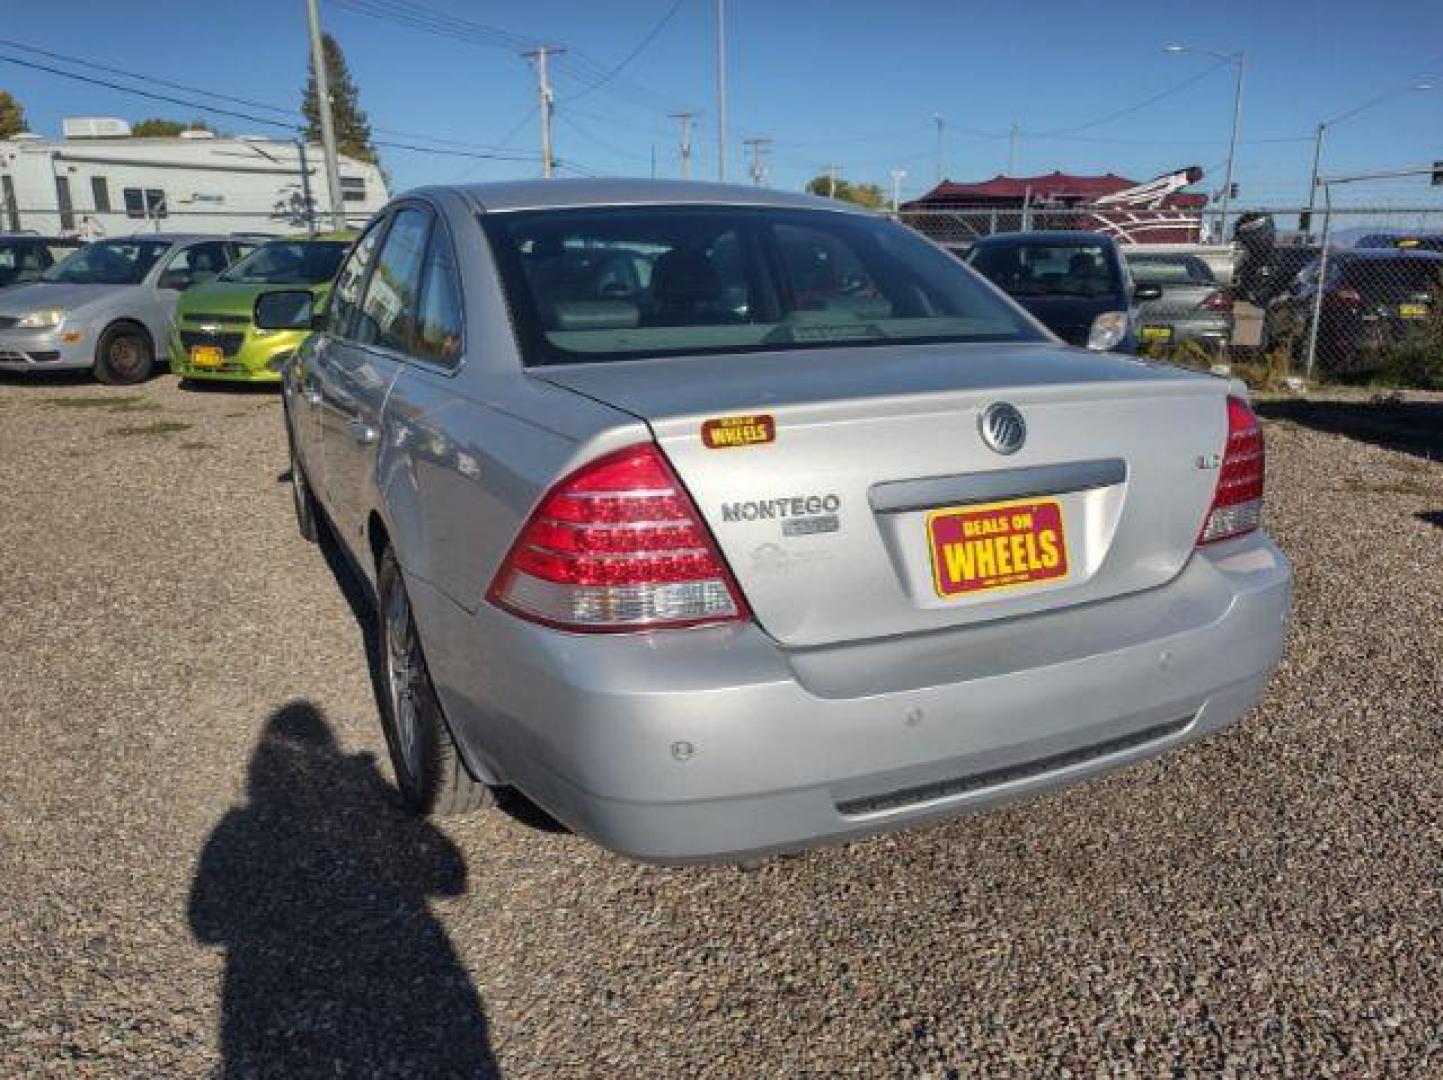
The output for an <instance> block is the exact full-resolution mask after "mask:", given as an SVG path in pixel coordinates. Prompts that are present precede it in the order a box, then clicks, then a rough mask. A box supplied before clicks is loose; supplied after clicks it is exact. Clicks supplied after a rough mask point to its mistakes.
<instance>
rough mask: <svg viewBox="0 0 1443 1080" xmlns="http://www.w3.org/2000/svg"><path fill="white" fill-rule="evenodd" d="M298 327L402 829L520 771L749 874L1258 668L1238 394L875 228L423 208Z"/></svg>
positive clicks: (1246, 440)
mask: <svg viewBox="0 0 1443 1080" xmlns="http://www.w3.org/2000/svg"><path fill="white" fill-rule="evenodd" d="M1072 254H1075V253H1069V255H1068V257H1067V258H1066V259H1064V260H1063V266H1064V267H1068V268H1073V269H1075V267H1073V264H1072ZM1050 264H1051V260H1050V259H1049V260H1046V261H1044V265H1050ZM1119 276H1121V274H1120V272H1119ZM312 309H313V303H312V297H311V294H310V293H309V292H308V291H304V290H302V291H295V290H276V291H272V292H267V293H265V294H263V295H262V296H261V297H260V298H259V299H258V300H257V312H256V322H257V325H259V326H261V327H265V328H271V329H295V330H308V329H311V328H312V327H313V326H314V327H315V332H314V333H313V334H312V335H311V336H310V337H309V338H308V339H307V340H306V341H305V342H303V343H302V344H301V346H300V347H299V348H298V349H297V350H296V355H295V357H294V359H293V360H292V361H291V362H290V363H289V364H287V365H286V367H285V373H284V374H285V380H284V384H283V385H284V390H283V393H282V402H283V405H284V415H285V418H286V424H287V433H288V436H289V439H290V446H291V455H292V456H291V469H290V476H291V478H292V486H293V493H294V496H295V505H296V510H297V516H298V520H299V523H300V527H301V531H302V532H303V533H304V534H305V535H306V536H308V537H311V538H315V537H316V536H317V535H318V532H319V530H320V529H321V528H322V526H323V524H324V525H325V527H326V529H327V531H328V532H329V533H330V534H331V535H333V536H334V537H336V538H337V540H338V545H339V548H340V549H341V550H342V551H344V552H345V554H346V556H347V557H348V558H349V559H351V560H352V561H353V562H354V563H355V564H356V566H357V567H358V568H359V570H360V573H361V575H362V576H363V580H364V581H366V582H367V583H368V585H369V587H370V588H371V589H372V590H373V591H374V594H375V598H376V605H375V610H376V612H377V619H378V631H379V632H378V635H377V641H378V642H379V648H378V655H377V657H376V665H377V667H376V684H377V687H378V691H379V693H380V696H381V699H382V717H383V723H384V726H385V730H386V735H387V743H388V745H389V748H390V751H391V756H392V760H393V762H394V764H395V774H396V776H397V778H398V781H399V784H400V787H401V789H402V792H403V793H404V796H405V798H406V799H407V801H408V802H409V803H410V805H411V806H412V807H413V808H414V809H416V810H418V811H423V812H429V811H437V812H446V811H456V810H464V809H468V808H473V807H477V806H480V805H482V804H484V803H485V802H486V801H487V800H488V798H489V791H490V789H491V788H492V787H494V786H498V785H514V786H515V787H517V788H519V789H521V790H522V791H524V792H525V793H526V794H527V795H528V796H530V797H531V799H533V800H534V801H535V802H537V803H539V804H540V805H541V806H542V807H544V808H545V809H546V810H548V811H549V812H550V813H551V814H552V815H554V816H555V817H556V818H558V819H559V820H561V821H563V822H565V823H566V824H568V825H569V826H571V827H572V828H573V829H575V830H576V831H578V832H580V833H582V834H584V835H587V836H590V837H592V838H594V839H596V840H597V841H599V842H600V843H602V844H604V845H606V846H608V847H610V848H612V849H615V850H618V851H621V852H625V853H627V854H630V855H633V856H637V857H640V858H645V859H651V860H657V861H663V862H683V861H689V860H695V859H715V858H745V857H750V856H752V855H754V854H756V853H760V852H766V851H772V850H778V849H786V848H795V847H803V846H806V845H809V844H813V843H817V842H820V841H823V840H829V839H836V838H842V837H848V836H854V835H860V834H865V833H871V832H877V831H881V830H886V829H895V828H899V827H902V826H905V825H909V824H914V823H917V822H921V821H927V820H933V819H938V818H945V817H951V816H956V815H959V814H962V813H966V812H969V811H975V810H978V809H981V808H983V807H986V806H989V805H992V804H995V803H999V802H1002V801H1004V800H1007V799H1013V798H1018V797H1022V796H1025V795H1030V794H1034V793H1038V792H1042V791H1045V790H1049V789H1052V788H1055V787H1058V786H1061V785H1063V784H1068V783H1072V782H1075V781H1078V780H1081V779H1083V778H1085V777H1089V776H1093V775H1096V774H1098V773H1101V772H1103V771H1105V770H1108V769H1112V768H1115V767H1118V766H1121V765H1124V764H1127V763H1129V762H1133V761H1137V760H1139V759H1141V758H1145V757H1149V756H1152V755H1156V754H1160V753H1163V752H1165V751H1168V750H1170V749H1172V748H1174V747H1177V746H1179V745H1181V744H1182V743H1184V742H1187V741H1188V740H1191V739H1194V738H1197V737H1200V736H1203V735H1207V734H1210V733H1212V732H1214V731H1217V730H1218V729H1220V728H1222V727H1225V726H1226V725H1227V724H1229V723H1231V722H1232V721H1233V720H1235V719H1237V717H1238V716H1240V715H1241V714H1242V713H1243V712H1245V711H1246V710H1247V709H1248V708H1249V707H1251V705H1252V704H1253V702H1254V701H1255V700H1256V699H1257V697H1258V696H1259V694H1260V693H1261V692H1262V690H1263V687H1264V685H1265V683H1266V682H1267V678H1268V673H1269V671H1270V670H1271V668H1272V667H1273V665H1274V663H1275V662H1276V660H1277V658H1278V655H1279V652H1280V649H1281V646H1282V639H1283V633H1284V629H1285V627H1284V623H1285V617H1286V614H1287V610H1288V593H1289V578H1290V571H1289V567H1288V563H1287V560H1286V559H1285V558H1284V557H1283V555H1282V554H1281V553H1280V552H1279V551H1278V549H1277V548H1276V547H1275V546H1274V545H1273V543H1272V542H1271V541H1270V540H1269V539H1268V537H1267V536H1266V535H1265V534H1264V533H1263V532H1261V531H1260V530H1259V528H1258V525H1259V515H1260V508H1261V503H1262V487H1263V445H1262V435H1261V431H1260V430H1259V427H1258V422H1257V420H1256V418H1255V417H1254V415H1253V413H1252V411H1251V410H1250V408H1249V407H1248V405H1247V404H1246V402H1245V401H1244V400H1243V397H1242V396H1241V395H1242V394H1244V393H1245V390H1244V389H1243V388H1242V386H1241V384H1239V383H1231V384H1230V383H1229V382H1227V381H1225V380H1222V379H1217V378H1212V377H1209V376H1205V375H1201V374H1199V373H1196V372H1190V371H1184V370H1182V369H1178V368H1173V367H1168V366H1164V365H1151V364H1138V363H1134V362H1131V361H1129V360H1127V359H1126V358H1122V357H1116V356H1106V355H1099V354H1096V353H1087V352H1082V351H1079V350H1075V349H1068V348H1064V347H1061V346H1059V345H1058V344H1057V343H1056V342H1055V341H1053V340H1052V339H1051V338H1050V337H1049V336H1048V335H1047V334H1046V333H1045V332H1044V331H1043V330H1042V328H1041V327H1040V326H1038V325H1037V324H1036V322H1035V321H1034V320H1032V319H1030V318H1028V317H1027V316H1026V315H1025V313H1024V312H1023V311H1022V310H1021V309H1019V308H1018V307H1017V306H1016V305H1014V304H1013V303H1012V302H1011V301H1009V300H1008V299H1007V297H1006V296H1005V295H1003V294H1002V293H1000V292H999V291H998V290H996V289H994V288H992V287H990V286H988V285H986V284H985V283H984V282H983V281H982V280H981V279H980V278H979V277H978V276H977V275H976V274H974V273H973V272H972V271H970V270H969V269H968V268H967V267H965V266H963V265H962V264H960V263H958V262H957V261H956V260H955V259H954V258H952V257H951V256H949V255H947V254H946V253H945V252H943V251H941V250H940V249H938V248H937V247H935V246H934V245H933V244H931V243H930V242H928V241H927V240H926V239H924V238H923V237H920V236H918V235H917V234H916V233H914V232H912V231H911V230H909V229H907V228H906V227H904V226H902V225H899V224H897V223H895V222H891V221H888V220H885V219H883V218H881V217H878V216H875V215H873V214H870V213H867V212H865V211H863V210H861V209H859V208H852V207H848V206H847V205H846V204H843V203H840V202H837V201H835V200H830V199H814V198H810V197H807V196H802V195H789V194H785V193H782V192H777V191H768V190H766V189H763V188H754V187H729V186H720V185H710V184H689V183H676V182H662V181H651V182H646V181H572V180H559V181H544V182H540V181H537V182H518V183H510V184H491V185H477V186H472V187H457V188H430V189H426V190H423V191H421V192H417V193H414V194H413V195H411V196H408V197H403V198H401V199H399V200H397V201H395V202H394V203H393V204H392V205H391V206H390V207H389V208H388V209H387V210H386V211H384V212H382V213H381V214H380V215H378V217H377V218H376V220H375V221H374V222H373V223H372V224H371V225H370V226H369V227H368V228H367V230H366V232H365V233H364V234H363V235H362V237H361V239H360V240H358V241H357V242H356V244H355V246H354V247H353V248H352V251H351V254H350V255H349V256H348V258H347V261H346V263H345V264H344V265H343V266H342V268H341V271H340V273H339V275H338V278H337V284H336V287H335V289H334V290H333V292H332V294H331V299H330V303H329V305H328V307H327V309H326V310H325V312H324V314H323V315H322V316H321V318H320V320H319V322H317V321H316V320H315V319H314V316H313V314H312Z"/></svg>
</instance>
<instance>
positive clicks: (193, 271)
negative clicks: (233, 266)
mask: <svg viewBox="0 0 1443 1080" xmlns="http://www.w3.org/2000/svg"><path fill="white" fill-rule="evenodd" d="M229 262H230V250H229V245H227V244H225V243H222V242H221V241H218V240H216V241H211V242H209V243H205V244H193V245H191V246H190V247H188V248H182V249H181V250H180V251H177V252H176V253H175V255H174V256H172V257H171V260H170V262H169V263H167V264H166V267H165V273H167V274H170V273H180V274H184V275H185V276H186V277H187V279H188V280H189V281H190V282H191V283H192V284H196V283H199V282H202V281H209V280H210V279H211V278H213V277H215V276H216V275H217V274H219V273H220V272H221V271H222V270H224V269H225V268H226V264H227V263H229Z"/></svg>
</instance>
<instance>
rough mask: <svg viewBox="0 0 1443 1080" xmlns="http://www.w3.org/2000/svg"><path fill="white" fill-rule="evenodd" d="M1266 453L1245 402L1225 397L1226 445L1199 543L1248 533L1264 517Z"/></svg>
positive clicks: (1259, 432) (1253, 417)
mask: <svg viewBox="0 0 1443 1080" xmlns="http://www.w3.org/2000/svg"><path fill="white" fill-rule="evenodd" d="M1265 465H1266V454H1265V452H1264V450H1263V429H1262V428H1261V427H1260V426H1259V425H1258V418H1257V417H1256V416H1255V415H1254V414H1253V410H1252V409H1250V408H1249V407H1248V404H1247V402H1245V401H1243V400H1241V399H1239V398H1235V397H1230V398H1228V444H1227V448H1226V449H1225V450H1224V451H1223V462H1222V467H1221V468H1220V469H1219V470H1218V486H1217V491H1216V492H1214V494H1213V503H1212V506H1210V507H1209V508H1208V516H1207V519H1206V520H1205V521H1204V522H1203V527H1202V532H1201V533H1199V534H1198V538H1197V542H1198V543H1199V544H1211V543H1214V542H1215V541H1218V540H1228V539H1231V538H1232V537H1234V536H1242V535H1243V534H1244V533H1250V532H1252V531H1253V530H1254V529H1256V528H1257V527H1258V523H1259V521H1260V520H1261V518H1262V514H1263V472H1264V468H1265Z"/></svg>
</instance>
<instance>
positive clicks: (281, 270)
mask: <svg viewBox="0 0 1443 1080" xmlns="http://www.w3.org/2000/svg"><path fill="white" fill-rule="evenodd" d="M356 235H357V234H356V233H353V232H342V233H324V234H321V235H319V236H315V237H296V238H293V239H288V240H272V241H270V242H269V243H265V244H262V245H261V246H260V247H258V248H256V249H255V250H254V251H252V252H251V253H250V254H249V255H247V256H246V257H245V258H243V259H241V260H240V261H239V262H236V263H234V264H233V265H231V266H229V267H227V268H226V270H225V271H224V272H223V273H222V274H220V275H219V276H218V277H217V278H215V280H213V281H210V282H207V283H206V284H204V285H197V286H196V287H194V288H192V289H190V290H188V291H187V292H186V293H185V294H184V295H183V296H182V297H181V298H180V301H179V303H177V304H176V308H175V319H174V320H173V321H172V323H171V331H170V340H169V344H170V369H171V370H172V371H173V372H175V373H176V374H177V375H179V376H181V377H182V378H186V379H209V380H221V381H229V382H279V381H280V377H281V375H280V369H281V366H282V365H283V364H284V363H285V361H286V358H287V357H289V356H290V354H291V353H292V352H293V351H294V350H295V347H296V346H297V345H299V344H300V343H301V340H302V339H303V338H304V337H305V334H304V333H303V332H302V333H296V332H293V331H273V330H260V329H257V328H256V326H255V324H254V321H253V315H254V311H255V303H256V297H257V296H259V295H260V294H261V293H262V292H265V291H266V290H267V289H271V288H276V287H281V286H297V285H304V286H307V287H309V289H310V293H311V296H312V297H313V298H314V300H315V302H316V305H317V306H319V305H320V303H321V301H322V300H324V299H325V297H326V295H327V294H328V293H329V292H330V290H331V281H332V279H333V278H334V277H335V276H336V268H337V267H339V266H340V264H341V260H342V259H343V258H344V257H345V254H346V251H347V249H348V248H349V247H350V246H351V241H353V240H354V239H355V238H356Z"/></svg>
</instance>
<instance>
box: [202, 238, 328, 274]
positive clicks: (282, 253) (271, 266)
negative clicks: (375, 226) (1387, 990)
mask: <svg viewBox="0 0 1443 1080" xmlns="http://www.w3.org/2000/svg"><path fill="white" fill-rule="evenodd" d="M350 246H351V245H350V243H349V242H347V241H344V240H274V241H272V242H271V243H269V244H262V245H261V246H260V247H258V248H256V249H255V250H254V251H252V252H251V253H250V254H249V255H247V256H246V257H245V258H244V259H241V260H240V262H238V263H236V264H235V265H234V266H232V267H231V268H230V269H228V270H227V271H226V272H225V273H223V274H221V276H220V280H221V281H234V282H240V283H243V284H246V285H320V284H323V283H324V282H327V281H330V280H331V278H333V277H335V276H336V268H337V267H339V266H340V265H341V259H342V258H344V257H345V254H346V251H347V249H349V248H350Z"/></svg>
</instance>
